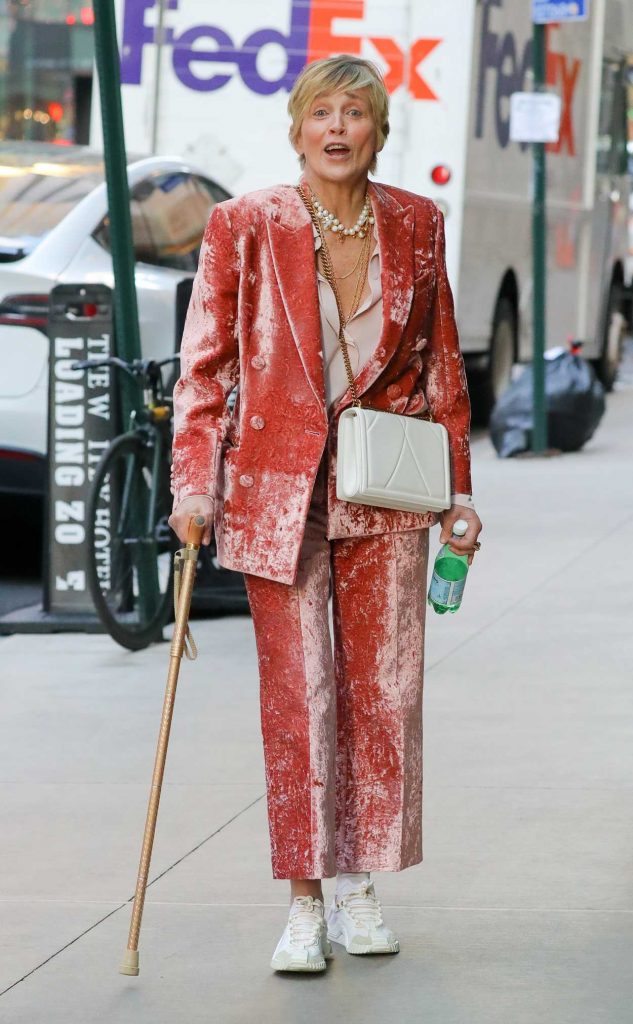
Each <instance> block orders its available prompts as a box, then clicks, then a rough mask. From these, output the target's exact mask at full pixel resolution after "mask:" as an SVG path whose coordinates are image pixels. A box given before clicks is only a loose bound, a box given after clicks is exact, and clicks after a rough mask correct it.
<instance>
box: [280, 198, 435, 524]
mask: <svg viewBox="0 0 633 1024" xmlns="http://www.w3.org/2000/svg"><path fill="white" fill-rule="evenodd" d="M297 191H298V192H299V195H300V196H301V198H302V200H303V202H304V205H305V207H306V209H307V210H308V213H309V214H310V216H311V218H312V222H313V223H314V224H315V226H316V227H317V229H318V231H319V234H320V236H321V258H322V261H323V271H324V274H325V277H326V279H327V280H328V281H329V283H330V286H331V288H332V291H333V292H334V297H335V299H336V306H337V309H338V315H339V334H338V340H339V344H340V346H341V350H342V353H343V361H344V363H345V372H346V374H347V380H348V383H349V389H350V393H351V395H352V399H353V405H352V406H351V408H349V409H344V410H343V412H342V413H341V415H340V417H339V425H338V435H337V442H338V453H337V462H336V496H337V498H339V499H342V500H343V501H351V502H357V503H358V504H361V505H377V506H379V507H382V508H393V509H400V510H401V511H403V512H440V511H442V510H444V509H447V508H450V505H451V471H450V459H449V446H448V431H447V430H446V427H445V426H444V425H443V424H442V423H433V422H432V421H431V422H429V421H428V420H423V419H420V418H418V417H415V416H400V415H398V414H397V413H393V412H382V411H380V410H378V409H364V408H363V407H362V405H361V402H360V399H359V397H358V392H357V390H356V382H355V381H354V374H353V373H352V367H351V363H350V360H349V353H348V351H347V342H346V340H345V327H346V326H347V321H346V320H345V319H344V317H343V310H342V306H341V299H340V295H339V291H338V288H337V286H336V279H335V277H334V272H333V270H332V264H331V262H330V253H329V250H328V247H327V243H326V240H325V232H324V230H323V226H322V224H321V220H320V219H319V218H318V217H317V215H316V211H315V209H314V207H313V205H312V203H311V202H310V200H309V199H308V198H307V197H306V196H305V195H304V193H303V190H302V189H301V187H300V186H297Z"/></svg>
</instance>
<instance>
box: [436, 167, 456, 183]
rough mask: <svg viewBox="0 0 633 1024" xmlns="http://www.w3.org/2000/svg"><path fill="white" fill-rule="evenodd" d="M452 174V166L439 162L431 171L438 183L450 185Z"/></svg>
mask: <svg viewBox="0 0 633 1024" xmlns="http://www.w3.org/2000/svg"><path fill="white" fill-rule="evenodd" d="M451 177H452V174H451V171H450V168H449V167H447V166H446V164H438V165H437V167H434V168H433V170H432V171H431V178H432V179H433V181H434V182H435V184H436V185H448V183H449V181H450V180H451Z"/></svg>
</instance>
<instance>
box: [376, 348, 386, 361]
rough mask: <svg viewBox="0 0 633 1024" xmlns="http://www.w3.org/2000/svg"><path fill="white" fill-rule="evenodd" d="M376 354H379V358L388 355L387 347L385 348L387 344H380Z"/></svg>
mask: <svg viewBox="0 0 633 1024" xmlns="http://www.w3.org/2000/svg"><path fill="white" fill-rule="evenodd" d="M376 355H377V356H378V358H379V359H382V358H383V356H386V355H387V349H386V348H385V346H384V345H380V346H379V347H378V348H377V349H376Z"/></svg>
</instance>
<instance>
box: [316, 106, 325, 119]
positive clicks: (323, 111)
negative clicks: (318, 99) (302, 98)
mask: <svg viewBox="0 0 633 1024" xmlns="http://www.w3.org/2000/svg"><path fill="white" fill-rule="evenodd" d="M321 114H327V110H323V109H322V108H320V109H319V110H315V111H314V116H315V117H320V116H321Z"/></svg>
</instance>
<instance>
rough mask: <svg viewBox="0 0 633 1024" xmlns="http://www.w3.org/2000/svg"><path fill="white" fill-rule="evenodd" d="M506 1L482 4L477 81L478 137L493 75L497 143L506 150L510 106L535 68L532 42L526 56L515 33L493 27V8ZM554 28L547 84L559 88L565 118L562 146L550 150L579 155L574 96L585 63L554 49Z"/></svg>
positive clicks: (548, 38)
mask: <svg viewBox="0 0 633 1024" xmlns="http://www.w3.org/2000/svg"><path fill="white" fill-rule="evenodd" d="M503 2H504V0H482V7H483V10H482V21H481V48H480V59H479V74H478V80H477V111H476V121H475V135H476V137H477V138H478V139H481V138H483V135H484V127H485V126H484V121H485V105H486V96H487V90H488V87H489V78H490V73H492V75H493V77H494V80H495V81H494V86H493V88H494V90H495V97H494V120H495V131H496V135H497V141H498V142H499V145H500V146H501V147H502V148H503V149H505V147H506V146H507V145H508V142H509V141H510V106H509V103H508V102H507V101H508V99H509V97H510V96H511V94H512V93H513V92H521V91H522V90H523V86H524V82H525V77H526V74H527V72H528V71H529V70H530V69H531V68H532V65H533V53H532V40H531V39H529V40H528V41H527V42H526V44H525V46H524V48H523V50H522V52H521V51H520V48H519V46H518V45H517V41H516V38H515V36H514V35H513V33H512V32H506V33H499V32H495V31H494V29H493V28H492V25H491V17H492V8H493V7H503ZM553 29H554V26H553V25H547V26H546V30H545V31H546V46H547V64H546V78H547V84H548V85H552V86H554V87H556V88H557V91H559V92H560V94H561V98H562V103H563V107H562V116H561V126H560V137H559V140H558V142H552V143H550V144H548V146H547V150H548V151H549V152H552V153H560V152H562V151H563V149H566V150H567V152H568V153H569V155H570V156H575V155H576V140H575V135H574V96H575V93H576V87H577V85H578V80H579V77H580V72H581V70H582V61H580V60H577V59H572V58H568V57H567V56H566V55H565V54H564V53H556V52H554V50H552V49H551V33H552V30H553Z"/></svg>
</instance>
